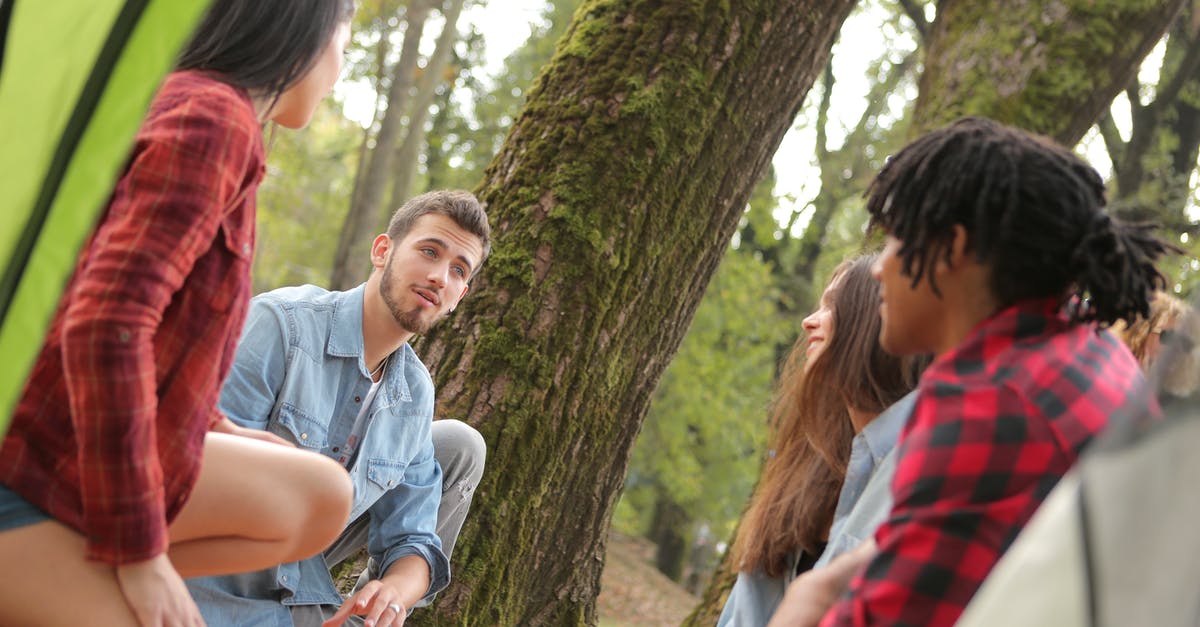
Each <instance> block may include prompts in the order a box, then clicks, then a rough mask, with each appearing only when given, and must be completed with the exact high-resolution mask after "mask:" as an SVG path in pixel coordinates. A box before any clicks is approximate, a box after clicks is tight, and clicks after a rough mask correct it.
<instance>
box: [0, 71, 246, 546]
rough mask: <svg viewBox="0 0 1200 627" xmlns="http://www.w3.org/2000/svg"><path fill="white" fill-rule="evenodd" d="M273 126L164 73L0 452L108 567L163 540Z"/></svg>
mask: <svg viewBox="0 0 1200 627" xmlns="http://www.w3.org/2000/svg"><path fill="white" fill-rule="evenodd" d="M263 162H264V155H263V145H262V129H261V125H260V124H259V122H258V119H257V117H256V115H255V111H254V107H253V105H252V104H251V101H250V99H249V98H248V97H247V96H246V94H245V92H244V91H242V90H239V89H236V88H233V87H230V86H228V85H225V84H223V83H220V82H217V81H215V80H213V79H211V78H207V77H205V76H204V75H202V74H198V73H194V72H181V73H176V74H173V75H171V76H169V77H168V78H167V80H166V82H165V83H164V85H163V87H162V89H161V90H160V91H159V93H158V95H157V96H155V99H154V102H153V104H152V105H151V109H150V112H149V114H148V116H147V118H146V121H145V122H144V123H143V126H142V128H141V129H140V130H139V131H138V134H137V137H136V143H135V145H134V149H133V153H132V155H131V156H130V161H129V163H128V164H127V166H126V169H125V171H124V173H123V174H122V177H121V179H120V181H118V183H117V186H116V189H115V190H114V192H113V196H112V199H111V201H110V204H109V206H108V208H107V210H106V211H105V214H104V216H103V218H102V219H101V222H100V223H99V226H98V227H97V230H96V232H95V233H94V234H93V235H92V238H91V240H90V241H89V242H88V243H87V245H86V246H85V247H84V249H83V251H82V253H81V255H80V257H79V262H78V264H77V265H76V268H75V274H74V276H73V278H72V279H71V282H70V284H69V285H68V286H67V289H66V291H65V292H64V296H63V299H62V301H61V302H60V303H59V307H58V311H57V312H56V313H55V316H54V320H53V322H52V325H51V327H50V331H49V334H48V336H47V339H46V343H45V344H44V346H43V347H42V352H41V354H40V355H39V356H38V359H37V362H36V363H35V365H34V368H33V371H32V374H31V375H30V379H29V381H28V382H27V383H26V387H25V390H24V393H23V395H22V398H21V400H20V402H19V404H18V407H17V410H16V413H15V414H14V416H13V421H12V426H11V428H10V431H9V433H8V434H7V436H6V437H5V438H4V442H3V446H2V448H0V483H3V484H4V485H6V486H8V487H9V488H10V489H12V490H13V491H15V492H17V493H19V494H21V495H22V496H23V497H25V498H26V499H27V500H29V501H30V502H31V503H33V504H34V505H36V506H38V507H39V508H41V509H43V510H44V511H46V512H48V513H49V514H50V515H51V516H53V517H54V518H56V519H57V520H59V521H61V522H63V523H65V524H67V525H69V526H71V527H73V528H75V529H76V530H78V531H79V532H80V533H82V534H83V535H84V536H85V538H86V541H87V557H88V558H89V559H93V560H99V561H103V562H107V563H111V564H121V563H127V562H135V561H141V560H145V559H149V558H151V557H154V556H155V555H158V554H160V553H162V552H163V551H165V550H166V548H167V544H168V540H167V524H168V521H170V520H172V519H173V518H174V516H175V515H176V514H177V513H178V512H179V509H180V507H181V506H182V505H183V503H184V501H185V500H186V499H187V496H188V493H189V492H190V490H191V488H192V485H193V484H194V483H195V479H196V475H197V473H198V471H199V466H200V454H201V451H202V447H203V442H204V434H205V432H206V431H207V430H208V428H209V427H210V426H211V425H212V424H213V423H214V422H215V421H216V420H217V419H218V418H219V417H220V414H219V413H218V411H217V409H216V405H217V396H218V393H219V392H220V386H221V382H222V380H223V379H224V378H225V375H226V373H228V371H229V366H230V364H231V363H232V359H233V354H234V345H235V343H236V341H237V338H238V335H239V332H240V331H241V327H242V322H243V321H244V320H245V315H246V307H247V305H248V303H249V298H250V260H251V256H252V253H253V249H254V219H255V211H254V192H255V189H256V188H257V186H258V182H259V181H260V180H261V178H262V175H263V172H264V167H263Z"/></svg>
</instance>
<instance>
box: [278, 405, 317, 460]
mask: <svg viewBox="0 0 1200 627" xmlns="http://www.w3.org/2000/svg"><path fill="white" fill-rule="evenodd" d="M278 424H279V425H280V427H282V429H283V430H284V431H286V433H281V434H279V435H283V436H284V437H288V436H290V438H291V440H292V441H293V442H295V443H296V444H297V445H299V446H300V447H301V448H305V449H310V450H314V451H320V450H322V449H324V448H325V447H326V445H328V443H329V431H328V426H327V425H325V424H324V423H322V422H321V421H319V420H317V419H316V418H314V417H313V416H311V415H309V414H307V413H305V412H304V411H303V410H302V409H300V408H299V407H296V406H295V405H292V404H291V403H283V404H281V405H280V406H279V421H278Z"/></svg>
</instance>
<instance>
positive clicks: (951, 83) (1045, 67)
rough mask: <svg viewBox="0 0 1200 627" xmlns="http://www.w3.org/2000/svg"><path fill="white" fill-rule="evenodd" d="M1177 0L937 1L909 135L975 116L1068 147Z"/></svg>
mask: <svg viewBox="0 0 1200 627" xmlns="http://www.w3.org/2000/svg"><path fill="white" fill-rule="evenodd" d="M1182 6H1183V0H999V1H998V2H978V1H976V0H942V1H941V2H939V3H938V15H937V19H936V20H935V21H934V26H933V30H932V32H931V33H930V36H929V41H928V46H927V48H926V58H925V71H924V73H923V74H922V76H921V83H920V95H919V96H918V98H917V104H916V109H915V111H914V113H913V124H912V126H911V133H912V134H913V135H914V136H915V135H919V134H921V133H924V132H926V131H928V130H931V129H933V128H937V127H939V126H942V125H944V124H946V123H948V122H951V121H953V120H955V119H957V118H959V117H962V116H964V115H982V116H986V117H990V118H993V119H995V120H999V121H1002V122H1005V123H1007V124H1012V125H1015V126H1019V127H1022V128H1025V129H1029V130H1031V131H1034V132H1037V133H1041V134H1043V135H1048V136H1050V137H1053V138H1055V139H1057V140H1058V141H1059V142H1061V143H1063V144H1064V145H1067V146H1074V145H1075V144H1076V143H1077V142H1078V141H1079V140H1080V138H1082V137H1083V134H1084V133H1085V132H1087V130H1088V128H1090V127H1091V126H1092V124H1094V123H1095V122H1096V119H1097V118H1098V117H1099V116H1100V114H1101V113H1103V112H1104V111H1105V110H1106V109H1107V108H1108V105H1109V103H1110V102H1112V99H1113V98H1114V97H1115V96H1116V95H1117V93H1118V92H1120V91H1121V90H1122V89H1124V88H1125V87H1126V86H1127V85H1129V84H1130V81H1131V80H1132V79H1133V77H1134V76H1135V74H1136V73H1137V69H1138V67H1139V66H1140V65H1141V62H1142V59H1143V58H1145V56H1146V54H1147V53H1149V52H1150V50H1151V49H1152V48H1153V47H1154V45H1155V44H1157V43H1158V41H1159V40H1160V39H1161V38H1162V36H1163V33H1164V32H1165V31H1166V29H1167V27H1168V26H1169V25H1170V23H1171V21H1172V19H1173V18H1174V17H1175V16H1176V15H1177V14H1178V13H1179V10H1180V7H1182Z"/></svg>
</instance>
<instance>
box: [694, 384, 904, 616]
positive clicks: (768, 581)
mask: <svg viewBox="0 0 1200 627" xmlns="http://www.w3.org/2000/svg"><path fill="white" fill-rule="evenodd" d="M916 396H917V394H916V392H915V391H913V392H909V393H908V394H907V395H906V396H904V398H901V399H900V400H898V401H896V402H895V403H893V404H892V405H891V406H890V407H888V408H887V409H885V410H884V411H883V413H881V414H879V416H878V417H876V418H875V420H872V421H871V422H870V423H868V424H867V426H866V427H864V428H863V430H862V431H861V432H860V433H858V434H856V435H855V436H854V439H853V440H851V442H850V460H849V462H848V464H847V467H846V479H845V481H843V482H842V490H841V492H840V493H839V495H838V502H837V509H835V510H834V515H833V526H832V527H830V530H829V542H828V543H827V544H826V545H825V551H824V552H823V553H821V558H820V559H818V560H817V562H816V564H815V565H814V566H813V568H823V567H825V565H826V564H828V563H829V561H830V560H832V559H833V558H835V557H837V556H838V555H841V554H842V553H845V552H847V551H850V550H852V549H854V548H855V547H857V546H858V545H859V544H860V543H861V542H862V541H863V540H865V539H867V538H869V537H871V535H872V534H874V533H875V528H876V527H878V526H879V524H880V523H882V522H883V519H884V518H885V517H886V516H887V513H888V511H890V510H891V506H892V495H891V491H890V489H889V488H890V486H891V483H892V474H893V473H894V472H895V470H896V460H895V457H896V455H895V446H896V440H897V439H898V438H899V437H900V430H901V429H903V428H904V423H906V422H908V417H909V415H910V414H912V409H913V403H914V401H915V400H916ZM795 570H796V569H795V556H794V557H793V560H792V563H791V564H790V565H789V567H788V574H787V576H785V577H782V578H779V577H768V576H767V575H766V574H765V573H763V572H762V571H761V570H756V571H754V572H749V573H748V572H740V573H738V576H737V581H735V582H734V584H733V589H732V590H730V592H729V599H728V600H726V601H725V609H724V610H723V611H722V612H721V617H720V619H719V620H718V622H717V625H719V626H720V627H725V626H726V625H728V626H731V627H751V626H759V625H766V624H767V622H768V621H770V620H771V615H772V614H774V613H775V609H776V608H777V607H779V603H780V602H781V601H783V595H784V593H785V592H786V591H787V587H788V584H790V583H791V582H792V580H794V579H795V578H796V572H795Z"/></svg>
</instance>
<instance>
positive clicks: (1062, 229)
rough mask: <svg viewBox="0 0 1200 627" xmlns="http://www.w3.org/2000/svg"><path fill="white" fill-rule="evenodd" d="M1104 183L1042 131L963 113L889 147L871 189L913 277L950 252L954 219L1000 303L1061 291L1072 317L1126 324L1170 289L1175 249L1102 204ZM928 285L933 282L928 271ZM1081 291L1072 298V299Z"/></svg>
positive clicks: (875, 209) (880, 218)
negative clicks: (1164, 266) (1161, 264)
mask: <svg viewBox="0 0 1200 627" xmlns="http://www.w3.org/2000/svg"><path fill="white" fill-rule="evenodd" d="M1104 206H1105V199H1104V182H1103V181H1102V180H1101V179H1100V175H1099V174H1098V173H1097V172H1096V170H1095V169H1093V168H1092V167H1091V166H1090V165H1088V164H1087V163H1086V162H1084V161H1083V160H1082V159H1080V158H1079V157H1077V156H1076V155H1075V154H1074V153H1072V152H1071V151H1069V150H1067V149H1065V148H1063V147H1062V146H1060V145H1058V144H1056V143H1054V142H1053V141H1051V140H1050V139H1048V138H1045V137H1040V136H1036V135H1032V134H1030V133H1027V132H1025V131H1022V130H1019V129H1016V128H1013V127H1009V126H1005V125H1002V124H1000V123H998V122H994V121H992V120H988V119H985V118H963V119H961V120H958V121H957V122H954V123H953V124H951V125H949V126H947V127H944V128H942V129H939V130H936V131H933V132H931V133H929V134H927V135H924V136H923V137H921V138H919V139H917V140H916V141H913V142H912V143H910V144H909V145H908V146H906V147H904V149H902V150H901V151H900V152H898V153H896V155H895V156H893V157H892V158H891V159H890V160H889V161H888V163H887V165H885V166H884V167H883V169H882V170H881V171H880V172H879V175H878V176H877V177H875V180H874V181H873V182H872V183H871V186H870V188H869V189H868V190H867V211H868V213H869V214H870V215H871V224H872V226H873V227H881V228H883V229H884V230H885V231H887V232H888V233H890V234H891V235H893V236H895V237H896V238H897V239H899V240H900V241H901V242H902V246H901V248H900V258H901V262H902V264H903V266H902V268H903V271H904V272H905V274H906V275H908V276H911V277H912V285H913V287H916V285H917V284H918V283H919V282H920V280H921V277H922V276H924V274H925V272H926V271H927V269H928V268H929V266H930V264H932V263H934V262H935V261H937V260H938V259H949V257H950V255H951V245H952V243H953V238H954V230H953V228H954V225H956V224H960V225H962V226H963V228H964V229H965V230H966V233H967V250H968V251H971V252H973V253H974V255H975V258H976V260H977V261H979V262H980V263H982V264H987V265H990V269H991V285H990V286H989V287H990V288H991V291H992V295H993V296H994V297H995V298H996V299H997V301H998V302H999V304H1000V306H1002V307H1006V306H1009V305H1011V304H1013V303H1015V302H1017V301H1020V300H1024V299H1030V298H1047V297H1051V296H1056V297H1059V298H1061V299H1062V301H1063V302H1064V304H1065V303H1066V302H1067V301H1068V300H1073V301H1074V302H1075V305H1076V306H1073V307H1071V308H1070V311H1069V312H1068V313H1069V315H1070V317H1071V319H1072V320H1074V321H1098V322H1101V323H1104V324H1111V323H1113V322H1115V321H1117V320H1121V319H1124V320H1130V321H1132V320H1133V319H1134V318H1136V317H1137V316H1139V315H1143V316H1144V315H1146V314H1147V313H1148V312H1149V310H1150V299H1151V295H1152V294H1153V293H1154V291H1155V290H1156V289H1158V288H1161V287H1163V286H1165V285H1166V279H1165V278H1164V277H1163V275H1162V274H1161V273H1160V272H1159V271H1158V269H1157V268H1156V267H1155V261H1156V260H1157V259H1158V258H1159V257H1160V256H1162V255H1163V254H1165V253H1166V252H1169V251H1170V252H1179V249H1178V248H1176V247H1174V246H1172V245H1170V244H1167V243H1166V242H1163V241H1162V240H1160V239H1159V238H1158V237H1156V236H1155V235H1153V233H1152V231H1153V228H1154V225H1152V224H1146V223H1138V224H1127V223H1122V222H1120V221H1119V220H1114V219H1112V218H1110V217H1109V216H1108V214H1107V213H1105V211H1104ZM929 282H930V288H931V289H932V290H933V291H934V293H935V294H936V293H939V292H938V291H937V285H936V284H935V282H934V278H933V275H932V273H931V274H930V276H929ZM1072 296H1074V297H1076V298H1075V299H1072V298H1071V297H1072Z"/></svg>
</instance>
